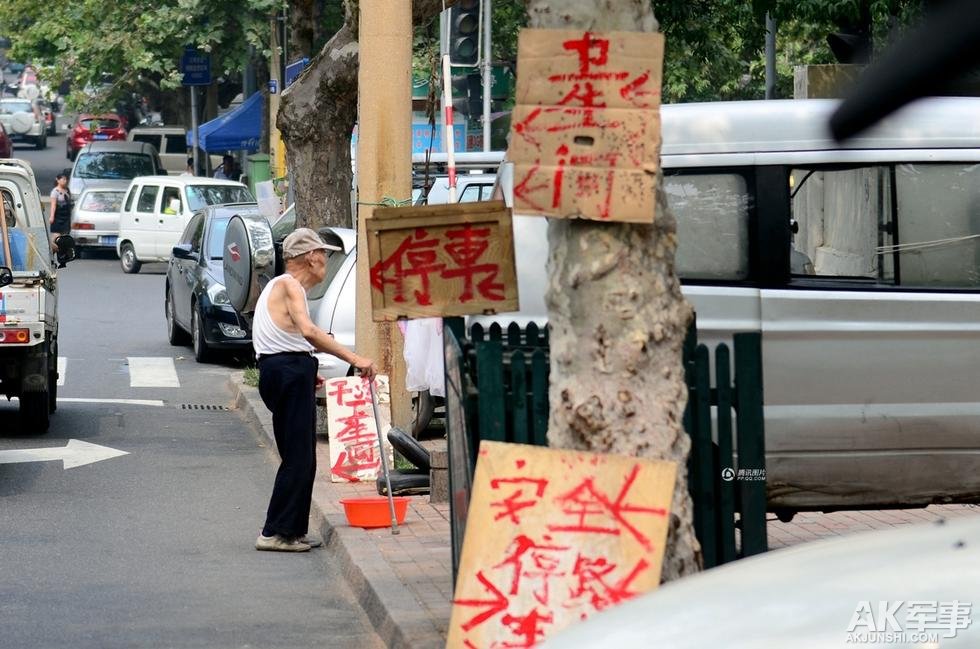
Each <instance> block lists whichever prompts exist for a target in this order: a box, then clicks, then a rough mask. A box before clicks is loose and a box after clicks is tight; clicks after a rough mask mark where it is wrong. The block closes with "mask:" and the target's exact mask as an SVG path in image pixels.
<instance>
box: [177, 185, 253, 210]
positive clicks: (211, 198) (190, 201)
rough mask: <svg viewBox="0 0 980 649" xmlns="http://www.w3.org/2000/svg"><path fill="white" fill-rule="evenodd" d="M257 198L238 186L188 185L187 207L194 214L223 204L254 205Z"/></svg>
mask: <svg viewBox="0 0 980 649" xmlns="http://www.w3.org/2000/svg"><path fill="white" fill-rule="evenodd" d="M254 201H255V198H254V197H253V196H252V193H251V192H250V191H248V188H246V187H241V186H238V185H188V186H187V206H188V207H190V209H191V211H192V212H196V211H197V210H200V209H203V208H205V207H207V206H208V205H221V204H223V203H252V202H254Z"/></svg>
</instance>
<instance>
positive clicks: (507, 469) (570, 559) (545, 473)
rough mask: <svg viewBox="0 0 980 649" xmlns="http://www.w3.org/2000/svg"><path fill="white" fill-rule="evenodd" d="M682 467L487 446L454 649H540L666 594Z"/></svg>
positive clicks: (461, 578) (457, 602)
mask: <svg viewBox="0 0 980 649" xmlns="http://www.w3.org/2000/svg"><path fill="white" fill-rule="evenodd" d="M676 475H677V465H676V464H675V463H674V462H666V461H660V460H643V459H639V458H631V457H624V456H618V455H606V454H596V453H585V452H581V451H566V450H559V449H548V448H542V447H535V446H526V445H523V444H504V443H501V442H488V441H486V440H484V441H481V442H480V452H479V458H478V460H477V465H476V473H475V475H474V477H473V493H472V496H471V498H470V507H469V513H468V515H467V529H466V538H465V540H464V543H463V555H462V558H461V560H460V567H459V575H458V577H457V580H456V593H455V597H454V599H453V610H452V616H451V618H450V622H449V640H448V643H447V647H451V648H453V649H456V648H463V647H466V648H469V649H484V648H487V649H489V648H490V647H531V646H534V645H535V644H537V643H538V642H540V641H541V640H543V639H545V638H546V637H548V636H550V635H552V634H553V633H555V632H557V631H559V630H560V629H562V628H564V627H566V626H568V625H570V624H572V623H574V622H578V621H580V620H584V619H586V618H587V617H589V616H591V615H592V614H593V613H596V612H598V611H601V610H604V609H606V608H609V607H611V606H615V605H616V604H619V603H620V602H623V601H625V600H628V599H630V598H632V597H635V596H636V595H640V594H642V593H644V592H647V591H649V590H652V589H654V588H656V587H657V585H658V584H659V583H660V567H661V564H662V562H663V556H664V545H665V543H666V540H667V526H668V522H669V514H670V503H671V499H672V498H673V494H674V482H675V480H676Z"/></svg>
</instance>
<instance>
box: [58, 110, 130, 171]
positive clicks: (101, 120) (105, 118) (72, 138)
mask: <svg viewBox="0 0 980 649" xmlns="http://www.w3.org/2000/svg"><path fill="white" fill-rule="evenodd" d="M124 124H125V122H123V119H122V118H121V117H119V115H116V114H115V113H104V114H102V115H91V114H89V113H82V114H81V115H79V116H78V119H76V120H75V126H74V127H73V128H72V129H71V132H69V133H68V137H67V138H66V140H67V154H68V159H69V160H74V159H75V156H77V155H78V151H79V150H80V149H81V148H82V147H83V146H85V145H86V144H88V143H89V142H103V141H106V140H125V139H126V127H125V125H124Z"/></svg>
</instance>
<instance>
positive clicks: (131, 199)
mask: <svg viewBox="0 0 980 649" xmlns="http://www.w3.org/2000/svg"><path fill="white" fill-rule="evenodd" d="M137 189H139V188H138V187H133V188H132V189H130V190H129V196H127V197H126V208H125V209H126V211H127V212H132V211H133V202H134V201H135V199H136V190H137Z"/></svg>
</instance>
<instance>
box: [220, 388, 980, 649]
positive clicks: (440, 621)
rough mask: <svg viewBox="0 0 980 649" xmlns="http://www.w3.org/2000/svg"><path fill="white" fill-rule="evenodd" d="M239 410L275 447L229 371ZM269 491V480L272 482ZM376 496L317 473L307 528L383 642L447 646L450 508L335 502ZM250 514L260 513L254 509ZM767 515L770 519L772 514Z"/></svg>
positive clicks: (957, 512) (322, 451) (907, 516)
mask: <svg viewBox="0 0 980 649" xmlns="http://www.w3.org/2000/svg"><path fill="white" fill-rule="evenodd" d="M231 386H232V391H233V392H237V393H238V402H237V404H238V407H239V408H240V409H241V410H242V412H243V414H244V416H245V418H246V419H247V420H249V421H251V422H253V423H255V424H256V425H257V426H258V427H259V429H260V430H261V432H262V433H263V435H264V437H265V438H266V439H267V440H268V445H269V448H271V449H273V450H275V443H274V442H273V441H272V440H273V436H272V416H271V415H270V413H269V411H268V410H266V408H265V405H264V404H263V403H262V400H261V399H260V398H259V394H258V390H257V389H255V388H250V387H248V386H247V385H245V384H244V383H243V381H242V373H241V372H238V373H235V374H232V376H231ZM317 439H318V443H317V466H319V467H325V466H329V452H328V449H327V442H326V438H325V437H324V436H322V435H320V436H318V437H317ZM270 489H271V485H270ZM355 496H377V492H376V490H375V488H374V484H373V483H370V484H346V483H344V484H340V483H332V482H330V479H329V475H328V474H327V473H326V472H324V471H323V470H319V471H317V480H316V483H315V485H314V487H313V513H312V516H313V520H314V527H313V530H314V531H316V530H317V529H318V530H319V531H320V533H321V534H322V535H323V539H324V543H325V544H329V545H330V549H331V550H332V551H334V552H335V553H336V554H337V556H338V557H339V559H340V561H341V566H340V568H341V572H342V573H343V574H344V576H345V577H346V578H347V580H348V582H349V583H350V586H351V590H352V591H353V592H354V594H355V596H356V597H357V598H358V600H359V602H360V604H361V606H362V608H363V609H364V610H365V611H366V612H367V615H368V618H369V619H370V620H371V623H372V624H373V625H374V628H375V630H376V631H377V633H378V635H379V636H380V637H381V639H382V641H383V642H384V643H385V644H386V646H388V647H392V648H397V649H402V648H409V647H410V648H413V649H416V648H417V649H430V648H431V649H436V648H439V649H441V648H442V647H444V646H445V643H446V635H447V629H448V626H449V614H450V609H451V605H450V602H451V601H452V591H451V588H452V586H451V584H452V557H451V551H450V545H449V538H450V537H449V505H448V504H446V505H432V504H430V503H429V497H428V496H416V497H413V498H412V499H411V502H410V505H409V510H408V515H407V516H406V518H405V524H404V525H402V526H400V527H399V529H400V530H401V533H400V534H399V535H397V536H394V535H392V534H391V530H390V528H382V529H376V530H364V529H360V528H356V527H350V526H349V525H347V519H346V517H345V516H344V509H343V506H341V505H340V499H342V498H348V497H355ZM256 515H259V513H257V514H256ZM976 515H980V506H977V505H933V506H930V507H926V508H925V509H902V510H880V511H848V512H834V513H830V514H823V513H819V512H804V513H801V514H797V516H796V517H795V518H794V519H793V521H792V522H790V523H782V522H780V521H778V520H770V522H769V525H768V532H769V548H770V549H771V550H775V549H778V548H783V547H788V546H791V545H797V544H799V543H805V542H808V541H815V540H818V539H821V538H826V537H828V536H843V535H846V534H850V533H854V532H859V531H866V530H871V529H883V528H889V527H897V526H900V525H908V524H910V523H922V522H926V521H934V520H937V519H940V518H952V517H960V516H976ZM770 518H772V517H771V516H770ZM314 551H315V550H314Z"/></svg>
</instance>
